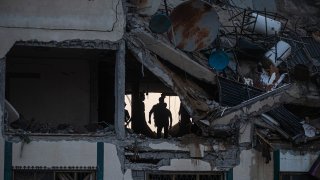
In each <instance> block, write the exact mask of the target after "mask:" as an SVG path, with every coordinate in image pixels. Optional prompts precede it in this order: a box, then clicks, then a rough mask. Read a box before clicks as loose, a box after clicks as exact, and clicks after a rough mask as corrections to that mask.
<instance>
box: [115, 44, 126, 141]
mask: <svg viewBox="0 0 320 180" xmlns="http://www.w3.org/2000/svg"><path fill="white" fill-rule="evenodd" d="M125 54H126V46H125V41H122V43H121V44H120V46H119V49H118V51H117V58H116V67H115V122H114V125H115V129H116V134H117V137H118V138H124V137H125V129H124V95H125Z"/></svg>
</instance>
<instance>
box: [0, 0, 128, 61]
mask: <svg viewBox="0 0 320 180" xmlns="http://www.w3.org/2000/svg"><path fill="white" fill-rule="evenodd" d="M0 19H1V21H0V39H1V43H0V58H2V57H4V56H5V54H6V53H7V52H8V51H9V49H10V48H11V47H12V46H13V44H14V43H15V42H16V41H19V40H25V41H27V40H38V41H42V42H48V41H58V42H59V41H64V40H70V39H82V40H95V39H99V40H109V41H117V40H119V39H121V38H122V35H123V33H124V27H125V15H124V11H123V7H122V2H121V0H99V1H90V0H89V1H88V0H80V1H79V0H70V1H67V2H66V1H63V0H58V1H50V0H43V1H37V0H27V1H24V0H2V1H1V3H0Z"/></svg>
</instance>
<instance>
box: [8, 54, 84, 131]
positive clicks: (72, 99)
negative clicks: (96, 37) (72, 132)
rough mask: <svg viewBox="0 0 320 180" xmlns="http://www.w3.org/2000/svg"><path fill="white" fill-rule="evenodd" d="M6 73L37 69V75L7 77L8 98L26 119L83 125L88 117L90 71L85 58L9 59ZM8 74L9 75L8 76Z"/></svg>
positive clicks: (32, 71) (54, 124)
mask: <svg viewBox="0 0 320 180" xmlns="http://www.w3.org/2000/svg"><path fill="white" fill-rule="evenodd" d="M7 67H8V68H7V72H8V73H38V74H39V75H40V77H39V78H16V77H11V78H9V81H8V84H7V86H8V87H7V88H8V92H9V97H8V99H9V101H10V103H11V104H12V105H13V106H14V107H15V108H16V109H17V111H18V112H19V113H20V114H21V115H23V117H24V118H25V119H26V120H30V119H31V118H34V119H35V120H36V122H41V123H46V122H48V123H50V125H51V126H57V125H58V124H62V123H69V124H73V125H77V126H83V125H86V124H88V123H89V119H90V81H89V80H90V73H89V63H88V61H86V60H70V59H8V62H7ZM8 77H10V76H8Z"/></svg>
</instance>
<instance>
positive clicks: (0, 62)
mask: <svg viewBox="0 0 320 180" xmlns="http://www.w3.org/2000/svg"><path fill="white" fill-rule="evenodd" d="M5 68H6V61H5V58H0V125H1V127H0V179H2V178H4V165H5V160H4V155H5V151H4V149H5V140H4V138H3V130H4V126H3V124H4V99H5Z"/></svg>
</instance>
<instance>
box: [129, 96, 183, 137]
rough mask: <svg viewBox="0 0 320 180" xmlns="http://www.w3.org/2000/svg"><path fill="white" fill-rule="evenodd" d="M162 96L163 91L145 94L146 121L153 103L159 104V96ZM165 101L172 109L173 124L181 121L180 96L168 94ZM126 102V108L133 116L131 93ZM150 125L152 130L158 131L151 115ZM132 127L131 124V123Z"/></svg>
mask: <svg viewBox="0 0 320 180" xmlns="http://www.w3.org/2000/svg"><path fill="white" fill-rule="evenodd" d="M160 96H161V93H149V94H148V95H145V98H146V99H145V100H144V105H145V117H146V121H148V120H149V117H148V116H149V112H150V110H151V108H152V106H153V105H155V104H157V103H158V102H159V97H160ZM164 101H165V102H166V103H167V108H168V109H169V110H170V111H171V114H172V119H173V120H172V126H174V125H175V124H177V123H178V122H179V115H178V112H179V108H180V99H179V97H178V96H166V98H165V99H164ZM125 102H126V104H127V105H126V109H127V110H128V111H129V114H130V116H131V95H126V97H125ZM148 125H149V127H150V128H151V130H152V131H156V127H154V121H153V118H152V116H151V125H150V124H149V123H148ZM129 127H131V124H130V125H129Z"/></svg>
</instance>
